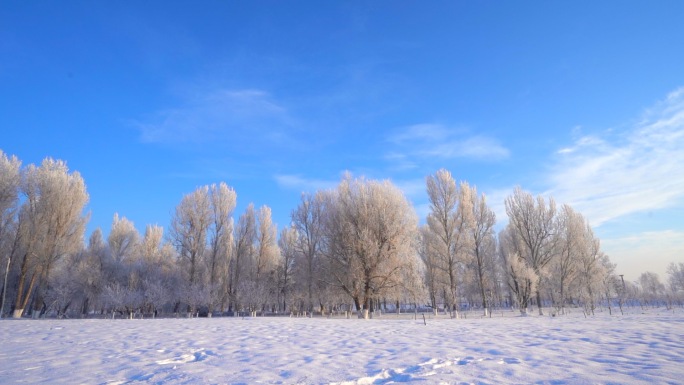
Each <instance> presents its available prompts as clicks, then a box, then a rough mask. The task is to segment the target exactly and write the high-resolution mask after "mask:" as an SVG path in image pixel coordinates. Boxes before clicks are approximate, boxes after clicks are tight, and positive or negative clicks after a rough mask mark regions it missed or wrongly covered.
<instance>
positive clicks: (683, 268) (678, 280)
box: [667, 262, 684, 292]
mask: <svg viewBox="0 0 684 385" xmlns="http://www.w3.org/2000/svg"><path fill="white" fill-rule="evenodd" d="M667 275H668V278H667V281H668V283H669V285H670V289H671V290H672V291H673V292H678V291H683V292H684V262H679V263H674V262H671V263H670V264H669V265H667Z"/></svg>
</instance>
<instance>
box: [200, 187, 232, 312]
mask: <svg viewBox="0 0 684 385" xmlns="http://www.w3.org/2000/svg"><path fill="white" fill-rule="evenodd" d="M209 199H210V202H211V226H210V228H209V238H210V239H209V252H208V256H207V263H208V272H209V290H210V293H209V298H210V302H209V312H208V314H209V315H211V314H212V311H213V310H214V307H215V306H216V304H217V303H221V304H225V303H226V302H227V300H228V267H229V264H230V260H231V258H232V257H233V211H234V210H235V205H236V203H237V194H236V193H235V190H233V189H232V188H230V187H228V185H226V184H225V183H220V184H218V185H215V184H214V185H211V186H210V187H209ZM222 307H223V306H222Z"/></svg>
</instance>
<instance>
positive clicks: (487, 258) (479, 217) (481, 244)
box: [461, 184, 496, 316]
mask: <svg viewBox="0 0 684 385" xmlns="http://www.w3.org/2000/svg"><path fill="white" fill-rule="evenodd" d="M461 188H462V189H464V190H465V189H469V190H470V191H469V192H468V193H467V194H464V196H467V197H470V199H471V203H470V204H469V205H468V206H469V207H470V208H471V209H472V210H473V212H472V230H471V234H472V240H471V242H470V247H471V253H472V261H473V265H474V270H475V273H476V274H477V285H478V288H479V292H480V293H479V294H480V296H481V297H482V309H483V310H484V313H485V316H486V315H487V314H488V311H489V306H490V305H489V300H488V298H487V297H488V296H487V293H488V292H491V290H492V287H493V277H492V272H493V265H494V262H495V253H496V240H495V237H494V224H495V223H496V215H494V211H492V209H491V208H489V206H488V205H487V198H486V196H485V195H484V194H482V195H480V196H478V194H477V189H476V188H475V187H470V186H468V185H467V184H462V187H461Z"/></svg>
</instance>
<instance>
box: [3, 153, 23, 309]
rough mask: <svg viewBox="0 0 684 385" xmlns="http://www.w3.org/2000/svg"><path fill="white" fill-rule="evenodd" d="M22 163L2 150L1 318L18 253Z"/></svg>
mask: <svg viewBox="0 0 684 385" xmlns="http://www.w3.org/2000/svg"><path fill="white" fill-rule="evenodd" d="M20 170H21V162H20V161H19V159H17V157H15V156H12V157H7V155H6V154H5V153H4V152H2V151H1V150H0V256H1V258H2V259H0V267H1V268H2V269H1V270H0V271H2V272H3V276H2V277H3V279H2V300H1V304H0V318H1V317H3V316H4V312H5V299H6V298H7V281H8V279H9V270H10V264H11V262H12V256H13V254H14V252H15V251H17V250H16V249H17V245H18V242H16V241H17V236H16V231H17V218H16V213H17V210H18V203H19V184H20V182H21V174H20Z"/></svg>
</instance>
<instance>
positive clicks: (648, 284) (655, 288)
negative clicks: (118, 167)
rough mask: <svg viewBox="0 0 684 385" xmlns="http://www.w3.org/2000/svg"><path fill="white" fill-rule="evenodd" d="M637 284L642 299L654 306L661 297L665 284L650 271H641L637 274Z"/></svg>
mask: <svg viewBox="0 0 684 385" xmlns="http://www.w3.org/2000/svg"><path fill="white" fill-rule="evenodd" d="M639 286H641V290H642V295H643V299H644V302H645V303H646V304H647V305H651V306H656V305H657V304H658V303H659V301H661V300H662V299H663V296H664V294H665V285H663V283H662V282H661V281H660V277H659V276H658V274H656V273H653V272H651V271H647V272H645V273H642V274H641V275H640V276H639Z"/></svg>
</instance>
